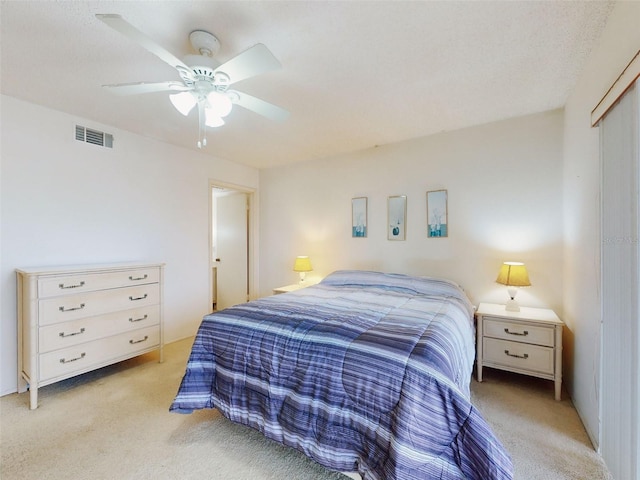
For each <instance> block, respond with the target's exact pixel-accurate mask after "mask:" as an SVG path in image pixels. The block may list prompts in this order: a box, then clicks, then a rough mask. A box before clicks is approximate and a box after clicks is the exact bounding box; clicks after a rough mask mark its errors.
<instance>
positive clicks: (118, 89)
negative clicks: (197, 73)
mask: <svg viewBox="0 0 640 480" xmlns="http://www.w3.org/2000/svg"><path fill="white" fill-rule="evenodd" d="M103 87H104V88H106V89H108V90H109V91H110V92H112V93H115V94H116V95H138V94H141V93H153V92H166V91H173V92H184V91H186V90H189V88H188V87H186V86H185V85H184V84H183V83H180V82H159V83H146V82H138V83H119V84H117V85H103Z"/></svg>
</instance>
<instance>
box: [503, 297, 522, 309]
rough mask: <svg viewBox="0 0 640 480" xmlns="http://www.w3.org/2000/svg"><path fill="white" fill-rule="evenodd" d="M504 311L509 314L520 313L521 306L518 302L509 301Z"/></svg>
mask: <svg viewBox="0 0 640 480" xmlns="http://www.w3.org/2000/svg"><path fill="white" fill-rule="evenodd" d="M504 309H505V310H506V311H507V312H519V311H520V305H518V302H516V301H515V300H514V299H513V298H512V299H511V300H509V301H507V303H506V305H505V306H504Z"/></svg>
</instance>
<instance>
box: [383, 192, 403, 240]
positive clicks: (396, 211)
mask: <svg viewBox="0 0 640 480" xmlns="http://www.w3.org/2000/svg"><path fill="white" fill-rule="evenodd" d="M387 215H388V216H387V224H388V230H387V239H388V240H404V239H405V238H406V235H407V196H406V195H397V196H393V197H389V198H388V199H387Z"/></svg>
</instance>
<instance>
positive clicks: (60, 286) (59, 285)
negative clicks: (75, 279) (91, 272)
mask: <svg viewBox="0 0 640 480" xmlns="http://www.w3.org/2000/svg"><path fill="white" fill-rule="evenodd" d="M58 287H59V288H61V289H63V290H64V289H67V288H79V287H84V281H82V282H80V283H77V284H75V285H65V284H64V283H59V284H58Z"/></svg>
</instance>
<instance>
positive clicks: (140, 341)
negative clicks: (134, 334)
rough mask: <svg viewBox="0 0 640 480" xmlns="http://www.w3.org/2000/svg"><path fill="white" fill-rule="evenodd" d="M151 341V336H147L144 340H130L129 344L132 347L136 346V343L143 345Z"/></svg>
mask: <svg viewBox="0 0 640 480" xmlns="http://www.w3.org/2000/svg"><path fill="white" fill-rule="evenodd" d="M148 339H149V335H145V336H144V338H143V339H142V340H129V343H130V344H131V345H134V344H136V343H142V342H146V341H147V340H148Z"/></svg>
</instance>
